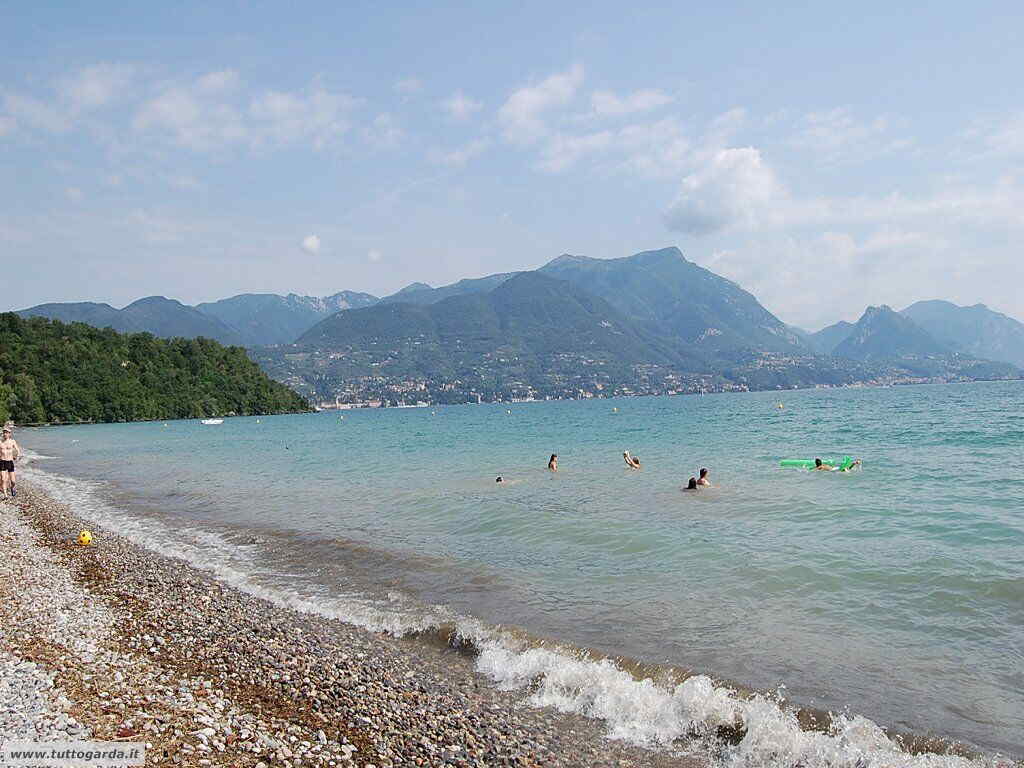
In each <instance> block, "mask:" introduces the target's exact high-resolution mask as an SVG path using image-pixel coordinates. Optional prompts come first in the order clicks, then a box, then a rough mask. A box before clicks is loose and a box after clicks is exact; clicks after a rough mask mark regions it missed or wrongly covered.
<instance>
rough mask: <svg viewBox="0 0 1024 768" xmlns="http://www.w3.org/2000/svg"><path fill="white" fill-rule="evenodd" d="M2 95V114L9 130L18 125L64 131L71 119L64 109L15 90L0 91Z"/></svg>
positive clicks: (70, 123)
mask: <svg viewBox="0 0 1024 768" xmlns="http://www.w3.org/2000/svg"><path fill="white" fill-rule="evenodd" d="M0 94H2V96H3V101H2V104H3V110H2V111H3V113H4V114H3V115H2V117H3V118H4V121H5V124H6V125H7V126H8V128H9V129H10V130H12V131H13V130H14V129H15V128H17V127H19V126H25V127H31V128H36V129H39V130H42V131H45V132H47V133H66V132H67V131H69V130H71V126H72V120H71V117H70V115H68V114H67V112H66V111H64V110H61V109H58V108H56V107H54V106H53V105H51V104H47V103H45V102H43V101H40V100H38V99H34V98H32V97H31V96H25V95H24V94H21V93H17V92H15V91H0Z"/></svg>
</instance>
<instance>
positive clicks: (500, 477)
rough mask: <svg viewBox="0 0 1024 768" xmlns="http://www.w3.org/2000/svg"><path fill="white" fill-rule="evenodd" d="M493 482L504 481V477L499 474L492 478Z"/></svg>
mask: <svg viewBox="0 0 1024 768" xmlns="http://www.w3.org/2000/svg"><path fill="white" fill-rule="evenodd" d="M494 482H496V483H504V482H505V478H504V477H502V476H501V475H498V476H497V477H496V478H494Z"/></svg>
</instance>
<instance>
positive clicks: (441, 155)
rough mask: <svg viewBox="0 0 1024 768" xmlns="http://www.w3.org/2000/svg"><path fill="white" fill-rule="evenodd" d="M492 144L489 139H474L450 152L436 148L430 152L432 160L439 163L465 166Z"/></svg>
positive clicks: (453, 166) (455, 166) (456, 166)
mask: <svg viewBox="0 0 1024 768" xmlns="http://www.w3.org/2000/svg"><path fill="white" fill-rule="evenodd" d="M490 146H491V142H490V140H489V139H473V141H471V142H469V143H468V144H465V145H463V146H461V147H458V148H457V149H453V150H451V151H450V152H442V151H439V150H435V151H433V152H431V153H430V161H431V162H432V163H435V164H437V165H448V166H451V167H452V168H463V167H465V165H466V164H467V163H468V162H469V161H470V160H472V159H473V158H475V157H477V156H478V155H481V154H483V152H485V151H486V150H487V148H488V147H490Z"/></svg>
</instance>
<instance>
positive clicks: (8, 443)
mask: <svg viewBox="0 0 1024 768" xmlns="http://www.w3.org/2000/svg"><path fill="white" fill-rule="evenodd" d="M20 458H21V447H20V446H19V445H18V444H17V443H16V442H15V441H14V438H13V437H11V428H10V427H7V426H5V427H4V431H3V439H2V440H0V483H2V485H3V497H4V498H7V495H8V490H7V489H8V488H9V489H10V495H11V496H12V497H14V496H17V495H18V489H17V488H16V487H15V485H14V484H15V481H16V478H15V475H14V462H16V461H17V460H18V459H20Z"/></svg>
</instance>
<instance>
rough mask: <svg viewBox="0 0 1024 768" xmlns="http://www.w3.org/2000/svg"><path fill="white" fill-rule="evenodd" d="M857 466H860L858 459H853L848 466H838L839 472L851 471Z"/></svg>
mask: <svg viewBox="0 0 1024 768" xmlns="http://www.w3.org/2000/svg"><path fill="white" fill-rule="evenodd" d="M859 466H860V459H854V460H853V463H852V464H850V465H849V466H846V467H842V468H840V470H839V471H840V472H851V471H852V470H853V468H854V467H859Z"/></svg>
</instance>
